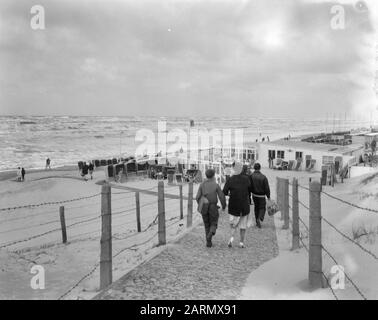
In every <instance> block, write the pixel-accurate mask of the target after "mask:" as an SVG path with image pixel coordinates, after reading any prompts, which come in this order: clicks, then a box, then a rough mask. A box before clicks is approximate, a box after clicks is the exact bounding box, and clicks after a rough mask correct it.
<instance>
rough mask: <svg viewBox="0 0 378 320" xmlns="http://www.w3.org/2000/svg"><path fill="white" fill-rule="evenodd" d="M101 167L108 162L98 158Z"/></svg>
mask: <svg viewBox="0 0 378 320" xmlns="http://www.w3.org/2000/svg"><path fill="white" fill-rule="evenodd" d="M100 165H101V167H105V166H107V165H108V162H107V161H106V160H100Z"/></svg>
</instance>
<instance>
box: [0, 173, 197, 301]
mask: <svg viewBox="0 0 378 320" xmlns="http://www.w3.org/2000/svg"><path fill="white" fill-rule="evenodd" d="M94 176H95V179H94V180H92V181H84V180H83V179H82V178H81V177H80V176H79V172H78V170H76V169H75V170H73V169H72V168H71V169H70V168H59V169H58V170H47V171H45V170H36V171H33V172H30V173H29V174H28V175H27V176H26V181H25V182H23V183H21V182H17V181H15V179H14V178H11V179H6V177H5V176H3V178H2V181H1V182H0V197H1V200H2V201H1V208H5V207H14V206H23V205H28V204H39V203H44V202H55V201H65V200H69V199H77V198H80V197H87V196H93V195H95V196H94V197H91V198H89V199H84V200H81V201H74V202H70V203H67V204H64V206H65V216H66V225H67V233H68V243H67V244H66V245H63V244H62V243H61V231H60V230H59V229H60V221H59V206H60V205H48V206H41V207H35V208H24V209H19V210H15V211H2V212H0V221H1V223H0V224H1V227H0V244H1V245H4V244H8V243H10V242H14V241H18V240H23V239H27V238H28V237H34V236H35V235H39V234H44V233H45V232H49V231H51V230H56V231H53V232H51V233H48V234H46V235H44V236H41V237H37V238H34V239H32V240H29V241H24V242H21V243H17V244H15V245H12V246H9V247H6V248H3V249H0V256H1V258H0V261H1V273H0V283H1V284H2V285H1V286H0V298H1V299H57V298H59V297H60V296H61V295H62V294H63V293H65V292H66V291H67V290H68V289H70V288H71V287H72V286H73V285H74V284H75V282H76V281H77V280H79V279H80V278H81V277H82V276H83V275H84V274H85V273H86V272H88V271H90V270H91V268H92V267H93V266H95V265H96V264H97V263H98V262H99V249H100V246H99V244H100V229H101V220H100V217H99V215H100V195H99V193H100V192H101V186H99V185H96V181H98V180H103V179H104V172H103V170H101V169H100V170H99V171H96V172H95V174H94ZM127 185H128V186H131V187H134V188H141V189H151V188H153V189H154V190H155V189H156V190H157V181H156V180H149V179H143V178H138V179H137V180H135V181H130V182H128V183H127ZM194 191H196V186H195V187H194ZM187 192H188V189H187V186H184V187H183V193H184V195H186V194H187ZM117 193H118V194H117ZM166 193H170V194H175V195H178V194H179V190H178V187H172V186H166ZM140 201H141V203H140V204H141V226H142V231H143V230H145V229H146V228H147V227H148V226H149V225H150V224H151V223H152V222H153V221H154V219H155V217H156V214H157V197H156V196H153V195H146V194H141V196H140ZM186 207H187V202H186V201H185V200H184V214H186ZM112 214H113V219H112V222H113V226H112V228H113V229H112V232H113V250H114V252H115V253H116V252H117V251H119V250H121V249H122V248H124V247H128V246H132V245H134V244H139V243H143V242H145V241H146V240H148V239H150V238H152V240H151V241H148V242H147V243H146V244H144V245H141V246H139V247H137V248H133V249H131V250H126V251H125V252H124V253H122V254H120V255H119V256H118V257H117V259H115V260H114V264H113V274H114V277H115V279H117V277H119V276H121V275H123V274H124V273H126V272H127V271H128V270H129V269H131V268H133V267H135V266H136V265H138V264H139V263H141V262H142V261H144V260H145V259H147V258H148V257H149V256H150V255H153V254H154V253H155V252H156V251H158V250H161V248H156V244H157V236H154V235H155V233H156V232H157V226H156V225H153V226H152V227H150V229H148V231H146V232H142V233H140V234H136V233H137V232H136V231H137V230H136V228H137V226H136V217H135V216H136V214H135V196H134V192H129V193H128V192H125V191H124V190H113V194H112ZM166 219H167V226H169V227H168V228H167V240H168V241H170V240H171V239H174V238H175V237H176V236H177V235H178V234H180V233H182V232H183V231H185V230H186V228H184V225H185V223H186V222H185V220H183V221H180V220H179V200H170V199H167V200H166ZM197 219H198V216H197V215H195V216H194V221H195V222H196V221H197ZM70 225H73V226H72V227H70ZM130 236H131V237H130ZM1 245H0V246H1ZM34 264H40V265H43V266H44V267H45V272H46V289H45V290H37V291H36V290H32V289H31V288H30V279H31V277H32V275H31V274H30V268H31V266H32V265H34ZM68 279H70V280H68ZM98 286H99V274H98V270H96V272H95V273H94V274H93V275H92V276H91V277H90V278H88V279H87V280H86V281H84V282H83V283H82V284H81V285H80V287H78V288H76V289H75V290H74V291H72V292H71V293H70V294H69V295H67V296H66V297H65V298H68V299H80V298H86V299H87V298H90V297H91V296H93V295H94V294H95V293H96V290H97V289H98Z"/></svg>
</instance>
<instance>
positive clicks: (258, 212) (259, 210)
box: [253, 197, 266, 221]
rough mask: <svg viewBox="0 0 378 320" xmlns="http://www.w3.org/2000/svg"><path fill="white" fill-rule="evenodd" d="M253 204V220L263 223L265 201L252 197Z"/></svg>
mask: <svg viewBox="0 0 378 320" xmlns="http://www.w3.org/2000/svg"><path fill="white" fill-rule="evenodd" d="M253 203H254V205H255V218H256V220H257V219H260V220H261V221H264V217H265V211H266V200H265V198H260V197H253Z"/></svg>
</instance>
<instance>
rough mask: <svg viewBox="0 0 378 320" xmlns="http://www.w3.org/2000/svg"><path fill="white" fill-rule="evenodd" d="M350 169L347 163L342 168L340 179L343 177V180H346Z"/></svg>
mask: <svg viewBox="0 0 378 320" xmlns="http://www.w3.org/2000/svg"><path fill="white" fill-rule="evenodd" d="M348 171H349V168H348V165H345V166H344V167H343V168H342V169H341V170H340V174H339V176H340V179H341V182H343V181H344V179H346V178H348Z"/></svg>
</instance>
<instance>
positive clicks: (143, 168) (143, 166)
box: [137, 162, 148, 175]
mask: <svg viewBox="0 0 378 320" xmlns="http://www.w3.org/2000/svg"><path fill="white" fill-rule="evenodd" d="M147 172H148V163H147V162H144V163H140V162H139V163H138V164H137V174H139V173H141V174H142V175H147Z"/></svg>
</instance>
